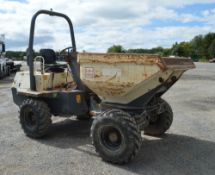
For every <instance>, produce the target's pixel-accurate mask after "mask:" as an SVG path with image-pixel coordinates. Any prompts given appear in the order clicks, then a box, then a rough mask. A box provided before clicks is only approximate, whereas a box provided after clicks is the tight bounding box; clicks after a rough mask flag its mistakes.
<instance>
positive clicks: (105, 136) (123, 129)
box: [91, 110, 142, 164]
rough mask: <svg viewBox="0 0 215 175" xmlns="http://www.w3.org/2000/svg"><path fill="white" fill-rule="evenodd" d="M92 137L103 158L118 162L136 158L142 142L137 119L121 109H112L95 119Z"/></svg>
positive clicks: (122, 162)
mask: <svg viewBox="0 0 215 175" xmlns="http://www.w3.org/2000/svg"><path fill="white" fill-rule="evenodd" d="M91 137H92V141H93V144H94V146H95V148H96V151H97V152H98V153H99V155H100V156H101V157H102V159H103V160H105V161H108V162H112V163H116V164H124V163H127V162H128V161H130V160H131V159H132V158H134V157H135V155H136V154H137V152H138V151H139V149H140V146H141V142H142V140H141V134H140V131H139V129H138V127H137V125H136V122H135V119H134V118H132V117H131V116H130V115H129V114H128V113H126V112H124V111H121V110H110V111H107V112H105V113H102V114H101V115H100V116H98V117H97V118H96V119H94V121H93V124H92V127H91Z"/></svg>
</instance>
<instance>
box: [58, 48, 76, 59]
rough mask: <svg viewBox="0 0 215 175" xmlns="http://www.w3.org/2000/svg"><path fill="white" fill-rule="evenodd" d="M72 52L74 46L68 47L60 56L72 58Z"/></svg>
mask: <svg viewBox="0 0 215 175" xmlns="http://www.w3.org/2000/svg"><path fill="white" fill-rule="evenodd" d="M72 50H73V47H72V46H69V47H66V48H64V49H63V50H61V51H60V52H59V55H60V56H64V57H65V56H70V55H71V53H72Z"/></svg>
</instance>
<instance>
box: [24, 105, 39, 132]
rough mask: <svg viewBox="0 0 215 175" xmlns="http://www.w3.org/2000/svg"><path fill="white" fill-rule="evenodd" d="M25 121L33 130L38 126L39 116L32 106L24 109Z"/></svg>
mask: <svg viewBox="0 0 215 175" xmlns="http://www.w3.org/2000/svg"><path fill="white" fill-rule="evenodd" d="M24 122H25V125H26V127H27V128H28V129H30V130H33V129H35V128H36V126H37V118H36V115H35V114H34V112H33V111H32V109H31V108H30V107H26V108H25V111H24Z"/></svg>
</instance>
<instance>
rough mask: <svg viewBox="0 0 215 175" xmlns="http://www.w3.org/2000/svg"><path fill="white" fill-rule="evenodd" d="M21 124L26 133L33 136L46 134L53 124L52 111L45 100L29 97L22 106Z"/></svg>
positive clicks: (37, 136)
mask: <svg viewBox="0 0 215 175" xmlns="http://www.w3.org/2000/svg"><path fill="white" fill-rule="evenodd" d="M19 118H20V124H21V126H22V129H23V130H24V132H25V134H26V135H27V136H29V137H32V138H39V137H42V136H44V135H46V133H47V131H48V128H49V126H50V125H51V113H50V111H49V108H48V106H47V104H46V103H45V102H42V101H38V100H33V99H27V100H24V101H23V103H22V105H21V106H20V116H19Z"/></svg>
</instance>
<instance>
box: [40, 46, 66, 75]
mask: <svg viewBox="0 0 215 175" xmlns="http://www.w3.org/2000/svg"><path fill="white" fill-rule="evenodd" d="M40 55H41V56H42V57H43V58H44V64H45V72H53V73H61V72H64V70H65V65H61V64H57V62H56V60H57V56H56V53H55V51H54V50H52V49H41V50H40Z"/></svg>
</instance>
